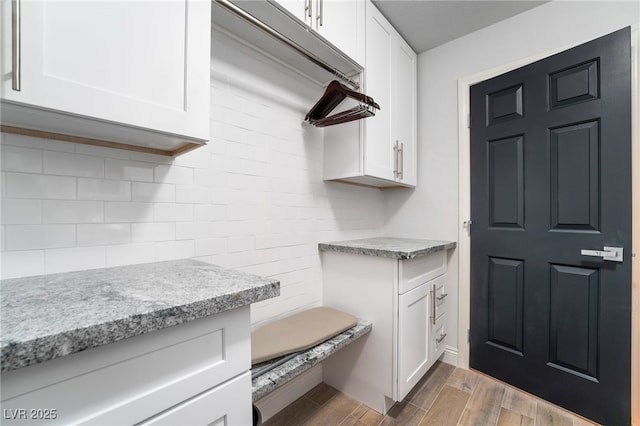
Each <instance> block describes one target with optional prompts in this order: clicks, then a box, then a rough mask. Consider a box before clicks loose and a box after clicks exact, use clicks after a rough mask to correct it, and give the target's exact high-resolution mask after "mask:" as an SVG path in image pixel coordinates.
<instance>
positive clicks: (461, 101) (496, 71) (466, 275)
mask: <svg viewBox="0 0 640 426" xmlns="http://www.w3.org/2000/svg"><path fill="white" fill-rule="evenodd" d="M588 41H590V40H584V42H581V43H575V44H572V45H570V46H565V47H563V48H560V49H557V50H553V51H550V52H546V53H543V54H539V55H535V56H532V57H529V58H526V59H522V60H519V61H516V62H513V63H510V64H506V65H503V66H499V67H496V68H492V69H489V70H486V71H482V72H480V73H477V74H473V75H469V76H466V77H462V78H460V79H459V80H458V206H459V210H458V219H459V225H458V357H457V358H458V364H457V365H458V367H461V368H469V343H468V341H467V330H468V329H469V326H470V308H469V306H470V303H471V291H470V290H471V288H470V285H471V277H470V266H471V251H470V250H471V245H470V243H471V241H470V238H469V235H468V233H467V230H466V229H465V228H464V226H463V222H464V221H466V220H469V218H470V216H471V185H470V179H471V174H470V164H469V160H470V155H469V141H470V131H469V128H468V127H467V117H468V114H469V101H470V99H469V88H470V87H471V86H472V85H474V84H476V83H479V82H481V81H484V80H487V79H489V78H492V77H496V76H498V75H501V74H504V73H506V72H509V71H511V70H513V69H516V68H519V67H521V66H524V65H528V64H530V63H533V62H535V61H537V60H540V59H544V58H546V57H548V56H551V55H553V54H556V53H559V52H562V51H564V50H567V49H570V48H572V47H575V46H578V45H580V44H582V43H586V42H588ZM631 46H632V58H631V60H632V64H631V69H632V76H631V96H632V98H631V115H632V125H631V134H632V140H631V146H632V184H631V185H632V190H633V212H632V216H633V218H634V222H633V229H632V236H633V237H632V238H633V243H632V244H633V252H634V254H635V257H633V258H632V269H633V272H632V290H633V293H632V301H631V303H632V321H631V323H632V358H631V372H632V374H631V380H632V383H631V402H632V407H631V410H632V417H631V418H632V421H631V423H632V424H633V425H634V426H640V220H639V219H638V218H639V217H640V119H639V118H638V116H639V115H640V96H639V95H638V91H639V90H640V25H639V24H634V25H631Z"/></svg>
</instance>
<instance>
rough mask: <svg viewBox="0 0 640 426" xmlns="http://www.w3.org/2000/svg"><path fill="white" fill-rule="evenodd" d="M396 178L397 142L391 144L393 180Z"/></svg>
mask: <svg viewBox="0 0 640 426" xmlns="http://www.w3.org/2000/svg"><path fill="white" fill-rule="evenodd" d="M397 177H398V141H396V143H394V144H393V178H394V179H396V178H397Z"/></svg>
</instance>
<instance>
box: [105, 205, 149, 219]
mask: <svg viewBox="0 0 640 426" xmlns="http://www.w3.org/2000/svg"><path fill="white" fill-rule="evenodd" d="M104 220H105V222H114V223H118V222H152V221H153V203H134V202H128V203H124V202H107V203H105V205H104Z"/></svg>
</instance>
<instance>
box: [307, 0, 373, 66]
mask: <svg viewBox="0 0 640 426" xmlns="http://www.w3.org/2000/svg"><path fill="white" fill-rule="evenodd" d="M363 7H364V2H363V1H362V0H350V1H345V0H313V7H312V8H313V9H314V19H313V22H312V27H313V28H314V29H316V30H317V31H318V32H319V33H320V34H321V35H322V36H323V37H324V38H326V39H327V40H329V41H330V42H331V43H333V44H334V45H335V46H336V47H338V48H339V49H340V50H342V51H343V52H344V53H346V54H347V56H349V57H350V58H351V59H353V60H355V61H356V62H358V63H359V64H364V32H363V31H361V29H362V30H363V29H364V13H363V9H362V8H363Z"/></svg>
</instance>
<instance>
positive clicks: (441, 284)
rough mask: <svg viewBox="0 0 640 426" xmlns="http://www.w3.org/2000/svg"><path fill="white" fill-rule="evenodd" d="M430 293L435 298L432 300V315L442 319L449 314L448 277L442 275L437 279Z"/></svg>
mask: <svg viewBox="0 0 640 426" xmlns="http://www.w3.org/2000/svg"><path fill="white" fill-rule="evenodd" d="M429 284H430V289H429V290H430V291H431V292H432V293H431V295H432V297H433V300H432V309H433V312H432V313H431V314H432V315H434V316H435V318H436V319H438V318H440V317H441V316H442V315H443V314H444V313H445V312H447V306H448V304H449V303H448V298H449V295H448V294H447V276H446V275H441V276H439V277H438V278H435V279H434V280H432V281H431V282H430V283H429Z"/></svg>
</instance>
